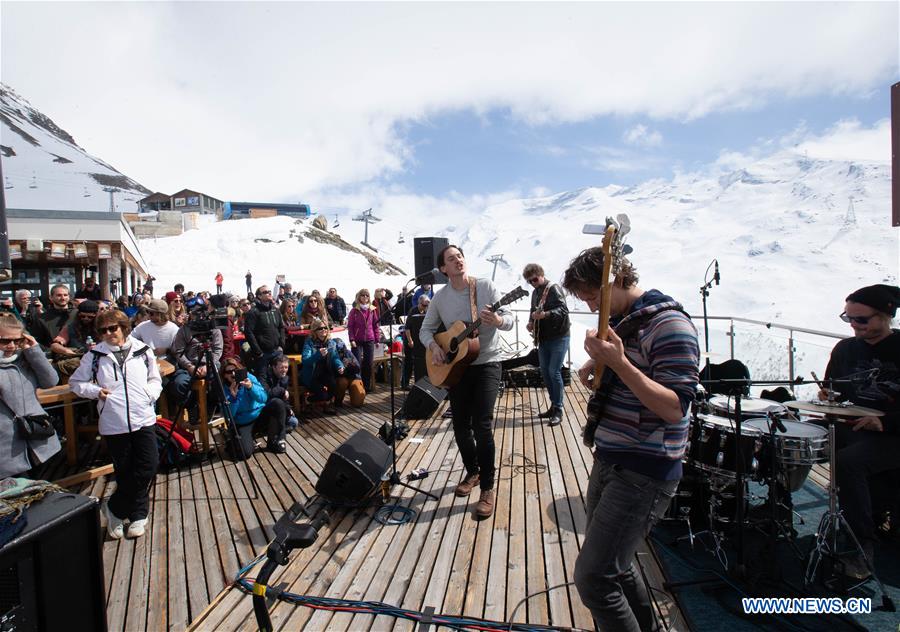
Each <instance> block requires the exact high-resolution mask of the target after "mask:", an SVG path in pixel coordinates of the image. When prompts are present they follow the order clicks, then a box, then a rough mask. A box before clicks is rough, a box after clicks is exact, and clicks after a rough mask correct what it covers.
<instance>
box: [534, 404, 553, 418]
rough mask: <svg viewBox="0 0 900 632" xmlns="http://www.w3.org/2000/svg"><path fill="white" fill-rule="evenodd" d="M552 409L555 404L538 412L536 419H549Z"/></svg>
mask: <svg viewBox="0 0 900 632" xmlns="http://www.w3.org/2000/svg"><path fill="white" fill-rule="evenodd" d="M554 410H556V407H555V406H551V407H550V408H548V409H547V410H545V411H544V412H542V413H540V414H539V415H538V419H550V418H551V417H552V416H553V411H554Z"/></svg>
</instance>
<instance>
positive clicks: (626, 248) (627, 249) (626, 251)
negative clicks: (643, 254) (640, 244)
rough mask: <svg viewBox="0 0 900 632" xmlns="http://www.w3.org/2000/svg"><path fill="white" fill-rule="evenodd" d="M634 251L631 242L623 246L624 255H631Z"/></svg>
mask: <svg viewBox="0 0 900 632" xmlns="http://www.w3.org/2000/svg"><path fill="white" fill-rule="evenodd" d="M632 252H634V248H632V247H631V245H630V244H625V245H624V246H622V254H623V255H630V254H631V253H632Z"/></svg>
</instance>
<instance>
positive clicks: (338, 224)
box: [331, 215, 341, 228]
mask: <svg viewBox="0 0 900 632" xmlns="http://www.w3.org/2000/svg"><path fill="white" fill-rule="evenodd" d="M340 225H341V222H340V220H338V216H337V215H335V216H334V224H332V225H331V227H332V228H337V227H338V226H340Z"/></svg>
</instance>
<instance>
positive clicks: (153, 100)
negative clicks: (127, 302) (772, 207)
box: [0, 1, 900, 212]
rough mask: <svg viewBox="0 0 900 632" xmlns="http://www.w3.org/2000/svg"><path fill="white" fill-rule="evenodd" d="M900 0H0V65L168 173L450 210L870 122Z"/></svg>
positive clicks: (152, 184)
mask: <svg viewBox="0 0 900 632" xmlns="http://www.w3.org/2000/svg"><path fill="white" fill-rule="evenodd" d="M898 6H900V5H898V3H897V2H828V3H817V2H794V3H790V2H761V3H751V2H728V3H726V2H701V3H680V2H666V3H653V2H576V3H565V2H525V3H516V2H500V3H487V2H465V3H447V2H444V3H442V2H397V3H386V2H363V3H351V2H332V3H320V2H319V3H312V2H311V3H306V2H111V3H109V2H99V3H98V2H77V1H76V2H65V3H40V2H3V5H2V11H3V20H2V21H0V29H2V32H0V76H2V79H3V82H4V83H6V84H8V85H10V86H11V87H12V88H13V89H15V90H16V91H17V92H18V93H19V94H21V95H22V96H24V97H25V98H26V99H28V100H29V101H30V102H31V103H32V105H34V106H35V107H36V108H37V109H39V110H41V111H42V112H43V113H45V114H46V115H48V116H50V117H51V118H52V119H53V120H54V121H55V122H56V123H57V124H59V125H60V126H61V127H63V128H64V129H66V130H67V131H69V132H70V133H72V134H73V135H74V137H75V139H76V141H77V142H78V143H79V144H80V145H81V146H82V147H84V148H85V149H86V150H87V151H88V152H89V153H91V154H93V155H95V156H97V157H99V158H101V159H103V160H104V161H107V162H109V163H110V164H112V165H114V166H115V167H116V168H117V169H119V170H120V171H122V172H123V173H125V174H126V175H128V176H130V177H131V178H133V179H135V180H137V181H138V182H140V183H142V184H144V185H145V186H147V187H149V188H151V189H153V190H158V191H177V190H180V189H181V188H184V187H186V186H189V187H190V188H194V189H197V190H200V191H204V192H208V193H209V194H210V195H213V196H215V197H218V198H220V199H231V200H271V201H280V200H289V201H294V202H296V201H298V200H302V201H305V202H310V203H312V204H313V205H314V206H315V207H320V208H327V209H329V210H331V209H335V210H337V209H341V208H346V209H347V210H348V212H350V211H352V210H354V209H356V210H362V209H365V208H368V207H370V206H375V207H378V206H382V207H383V206H386V205H387V202H388V201H390V202H391V203H392V204H393V206H394V207H400V208H404V209H422V208H427V209H432V210H443V211H448V210H453V209H454V208H461V207H465V208H478V207H483V205H485V204H489V203H492V202H496V201H502V200H504V199H510V198H511V197H515V196H520V197H521V196H527V195H533V194H539V193H541V192H545V193H547V192H556V191H563V190H568V189H574V188H580V187H585V186H590V185H601V186H602V185H605V184H609V183H616V184H623V185H628V184H633V183H637V182H641V181H644V180H646V179H649V178H656V177H663V178H666V177H669V176H671V175H672V173H673V170H676V169H677V170H681V171H692V170H695V169H699V168H702V167H703V166H704V165H708V164H710V163H711V162H713V161H715V160H716V159H717V157H718V156H719V155H720V153H721V152H723V151H734V152H742V153H746V152H749V151H750V150H751V149H752V148H753V147H755V146H758V145H761V144H765V143H766V142H768V141H774V142H775V143H776V144H777V143H778V142H779V141H780V139H783V138H784V137H785V136H789V135H793V136H795V137H796V138H797V139H798V140H799V141H802V140H804V139H806V138H808V137H816V136H822V135H823V134H824V135H827V132H828V130H830V129H832V128H833V127H834V126H835V125H836V124H838V122H839V121H842V120H851V121H857V122H858V123H859V124H860V125H861V126H862V127H863V128H865V129H864V130H863V131H865V130H871V129H872V127H873V125H874V124H875V123H876V122H877V121H879V120H881V119H884V118H885V117H887V116H888V104H889V99H888V90H889V86H890V85H891V84H892V83H894V82H896V81H897V80H898V40H900V32H898V23H900V9H898ZM137 31H139V32H140V36H139V37H136V36H135V32H137ZM173 33H200V34H202V36H200V37H177V36H176V37H173ZM236 33H239V34H240V36H239V37H235V36H234V34H236ZM222 42H225V43H226V44H227V45H224V44H223V45H219V44H221V43H222ZM60 51H65V54H60ZM879 134H883V130H882V129H881V128H879ZM823 142H827V141H823ZM885 142H887V140H885ZM851 145H852V143H845V145H844V147H848V146H851ZM832 154H834V152H832ZM835 155H837V154H835Z"/></svg>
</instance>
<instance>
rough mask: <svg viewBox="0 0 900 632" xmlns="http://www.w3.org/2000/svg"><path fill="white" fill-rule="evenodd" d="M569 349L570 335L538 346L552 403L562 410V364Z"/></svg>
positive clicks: (543, 373) (542, 374)
mask: <svg viewBox="0 0 900 632" xmlns="http://www.w3.org/2000/svg"><path fill="white" fill-rule="evenodd" d="M568 350H569V336H563V337H562V338H554V339H553V340H545V341H543V342H541V344H540V346H539V347H538V362H539V363H540V365H541V377H543V378H544V384H545V385H546V386H547V390H548V391H549V393H550V404H551V405H552V406H555V407H556V408H559V409H560V410H562V403H563V378H562V365H563V362H564V361H565V359H566V352H567V351H568Z"/></svg>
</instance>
